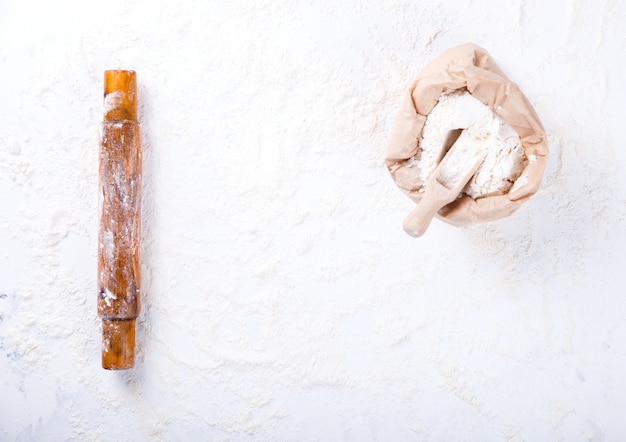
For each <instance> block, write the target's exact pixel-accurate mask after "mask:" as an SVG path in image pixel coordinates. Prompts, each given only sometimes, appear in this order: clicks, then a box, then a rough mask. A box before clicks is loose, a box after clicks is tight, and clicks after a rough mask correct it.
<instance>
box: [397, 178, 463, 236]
mask: <svg viewBox="0 0 626 442" xmlns="http://www.w3.org/2000/svg"><path fill="white" fill-rule="evenodd" d="M457 194H458V193H457ZM457 194H453V195H451V192H450V189H448V188H446V187H444V186H442V185H441V184H439V182H437V181H436V180H432V182H431V183H430V185H429V188H428V190H427V191H426V192H425V193H424V196H423V197H422V200H421V201H420V202H419V204H418V205H417V207H415V209H413V210H412V211H411V212H410V213H409V214H408V215H407V217H406V218H404V223H403V225H402V227H403V228H404V231H405V232H406V233H408V234H409V235H411V236H413V237H415V238H419V237H420V236H422V235H423V234H424V233H425V232H426V229H428V226H429V225H430V222H431V221H432V219H433V218H434V217H435V215H437V212H439V209H441V208H442V207H443V206H445V205H446V204H448V203H449V202H450V201H451V200H453V199H454V198H455V197H456V195H457Z"/></svg>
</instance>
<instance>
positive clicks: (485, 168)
mask: <svg viewBox="0 0 626 442" xmlns="http://www.w3.org/2000/svg"><path fill="white" fill-rule="evenodd" d="M461 130H462V134H461V136H459V138H461V140H462V141H463V145H464V148H463V149H456V151H455V152H453V154H452V156H451V157H450V158H449V159H448V161H447V163H448V164H446V168H445V176H446V177H448V178H449V179H450V180H454V177H459V176H462V175H464V174H465V172H466V171H467V168H469V167H471V166H472V165H473V164H474V163H475V158H476V157H477V156H479V155H483V154H484V155H485V159H484V160H483V162H482V164H481V165H480V167H479V168H478V170H477V171H476V174H475V175H474V177H473V178H472V179H471V180H470V181H469V183H468V184H467V186H465V188H464V189H463V192H464V193H466V194H468V195H469V196H471V197H472V198H478V197H481V196H487V195H492V194H504V193H507V192H508V191H509V190H510V189H511V186H512V185H513V183H514V182H515V180H516V179H517V178H518V177H519V176H520V174H521V172H522V170H523V169H524V167H525V166H526V164H527V162H528V160H527V159H526V156H525V155H524V150H523V148H522V143H521V141H520V138H519V135H518V134H517V132H515V130H514V129H513V128H512V127H511V126H510V125H509V124H507V123H506V122H504V121H502V120H501V119H500V118H499V117H498V116H497V115H495V114H494V113H493V112H492V111H491V110H490V109H489V107H487V106H486V105H484V104H483V103H482V102H481V101H480V100H478V99H477V98H474V97H473V96H472V95H471V94H470V93H469V92H466V91H461V92H452V93H450V94H442V95H441V98H440V99H439V103H437V105H436V106H435V107H434V108H433V110H432V111H431V112H430V114H429V115H428V117H427V119H426V123H425V124H424V130H423V132H422V139H421V141H420V151H419V152H418V153H417V155H416V156H415V157H413V158H411V159H410V160H409V164H408V167H416V169H417V170H418V173H419V178H420V180H422V181H423V182H426V180H427V179H428V177H429V176H430V175H431V174H432V172H433V171H434V170H435V168H436V167H437V165H438V163H439V161H441V159H442V158H443V156H444V155H445V149H446V148H448V147H450V145H451V144H452V143H451V141H453V138H454V134H455V132H460V131H461ZM457 136H458V135H457ZM468 145H471V146H472V147H473V148H468ZM455 156H456V158H453V157H455ZM443 184H446V183H443ZM522 184H523V183H519V185H522Z"/></svg>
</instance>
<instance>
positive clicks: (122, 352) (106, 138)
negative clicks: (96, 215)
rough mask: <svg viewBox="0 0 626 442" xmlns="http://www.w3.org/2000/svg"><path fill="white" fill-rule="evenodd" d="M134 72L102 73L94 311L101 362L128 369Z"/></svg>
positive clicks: (136, 146)
mask: <svg viewBox="0 0 626 442" xmlns="http://www.w3.org/2000/svg"><path fill="white" fill-rule="evenodd" d="M136 98H137V87H136V76H135V72H133V71H106V72H105V73H104V121H103V122H102V126H101V139H100V151H99V157H100V162H99V164H100V167H99V182H100V186H99V187H100V195H99V196H100V225H99V232H98V238H99V247H98V316H100V317H101V318H102V367H103V368H106V369H109V370H120V369H127V368H131V367H132V366H133V364H134V360H135V321H136V318H137V316H138V314H139V306H140V283H141V264H140V256H139V254H140V250H139V249H140V238H141V136H140V132H139V124H138V122H137V102H136Z"/></svg>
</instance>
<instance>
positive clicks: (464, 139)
mask: <svg viewBox="0 0 626 442" xmlns="http://www.w3.org/2000/svg"><path fill="white" fill-rule="evenodd" d="M468 154H469V156H467V155H468ZM486 155H487V153H486V152H484V151H479V150H477V149H476V147H475V142H474V140H472V139H471V138H470V137H469V135H468V133H467V132H466V131H463V132H462V133H461V135H460V136H459V138H458V139H457V140H456V142H455V143H454V144H453V145H452V147H450V149H449V150H448V152H447V153H446V155H445V156H444V157H443V160H441V162H440V163H439V165H438V166H437V168H436V169H435V170H434V171H433V173H432V174H431V175H430V177H429V178H428V180H427V181H426V186H425V191H424V196H423V197H422V200H421V201H420V202H419V204H418V205H417V207H416V208H415V209H413V211H411V213H409V214H408V216H407V217H406V218H405V219H404V224H403V227H404V230H405V231H406V233H408V234H409V235H411V236H413V237H415V238H419V237H420V236H422V235H423V234H424V232H426V229H428V226H429V225H430V221H431V220H432V219H433V217H434V216H435V215H436V214H437V212H439V209H441V208H442V207H443V206H445V205H446V204H449V203H451V202H452V201H454V200H455V199H456V197H457V196H458V195H459V193H461V191H462V190H463V188H464V187H465V185H466V184H467V183H468V182H469V180H470V179H471V178H472V176H474V174H475V173H476V170H478V168H479V167H480V165H481V163H482V162H483V160H484V159H485V156H486ZM465 160H467V161H465ZM460 161H463V164H461V163H460ZM459 166H462V167H460V168H459Z"/></svg>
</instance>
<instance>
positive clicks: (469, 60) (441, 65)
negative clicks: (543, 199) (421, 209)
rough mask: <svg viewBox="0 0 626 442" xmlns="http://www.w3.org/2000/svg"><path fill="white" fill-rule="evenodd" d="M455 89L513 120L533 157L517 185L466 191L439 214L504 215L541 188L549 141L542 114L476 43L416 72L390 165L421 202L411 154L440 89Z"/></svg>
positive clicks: (456, 218)
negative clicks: (495, 191)
mask: <svg viewBox="0 0 626 442" xmlns="http://www.w3.org/2000/svg"><path fill="white" fill-rule="evenodd" d="M456 90H467V91H468V92H469V93H470V94H472V95H473V96H474V97H475V98H477V99H478V100H480V101H481V102H482V103H483V104H485V105H486V106H488V107H489V108H490V109H491V110H492V111H493V112H494V113H495V114H496V115H497V116H498V117H500V118H501V119H502V120H504V121H505V122H507V123H508V124H509V125H511V126H512V127H513V129H515V131H516V132H517V133H518V135H519V137H520V139H521V142H522V147H523V149H524V153H525V154H526V157H527V158H532V159H533V161H529V162H528V165H527V166H526V168H525V169H524V170H523V171H522V173H521V174H520V178H518V179H523V181H521V182H525V184H523V185H520V184H521V182H520V183H518V184H517V185H516V186H513V187H511V189H515V190H514V191H509V193H507V194H504V195H492V196H485V197H480V198H477V199H475V200H474V199H473V198H471V197H470V196H468V195H463V196H462V197H461V198H458V199H457V200H455V201H454V202H452V203H450V204H448V205H446V206H444V207H443V208H442V209H441V210H440V211H439V213H438V214H437V217H438V218H440V219H441V220H443V221H445V222H447V223H449V224H452V225H454V226H464V225H469V224H473V223H478V222H484V221H493V220H497V219H500V218H504V217H506V216H509V215H511V214H512V213H513V212H515V211H516V210H517V209H518V208H519V207H520V206H521V204H522V203H523V202H525V201H526V200H528V198H530V197H531V196H532V195H533V194H534V193H535V192H536V191H537V190H538V188H539V185H540V183H541V178H542V176H543V171H544V169H545V164H546V157H547V154H548V145H547V142H546V135H545V131H544V129H543V127H542V126H541V123H540V122H539V118H538V117H537V114H536V113H535V111H534V109H533V108H532V106H531V105H530V103H529V102H528V100H527V99H526V97H525V96H524V94H523V93H522V92H521V91H520V89H519V88H518V86H517V85H516V84H515V83H512V82H511V81H510V80H509V79H508V78H507V77H506V76H505V75H504V73H503V72H502V71H501V70H500V69H499V68H498V66H496V64H495V63H494V61H493V59H492V58H491V56H490V55H489V54H488V53H487V51H485V50H484V49H482V48H480V47H478V46H476V45H475V44H472V43H466V44H464V45H461V46H457V47H455V48H451V49H448V50H446V51H444V52H443V53H442V54H441V55H439V56H438V57H437V58H435V59H434V60H433V61H431V62H430V63H429V64H428V65H427V66H426V67H425V68H424V69H423V70H422V71H421V72H420V74H419V75H418V76H417V79H416V80H415V82H414V83H413V85H412V86H411V88H410V89H409V91H408V93H407V95H406V96H405V98H404V102H403V103H402V107H401V109H400V112H399V113H398V116H397V118H396V121H395V124H394V127H393V129H392V133H391V139H390V142H389V147H388V149H387V154H386V156H385V161H386V164H387V168H388V169H389V172H390V173H391V176H392V177H393V179H394V181H395V182H396V184H397V185H398V187H400V189H402V191H404V192H405V193H406V194H407V195H408V196H409V197H410V198H411V199H412V200H413V201H415V202H416V203H419V201H420V200H421V197H422V192H420V189H422V186H423V185H424V182H422V181H421V180H420V178H419V176H418V169H417V168H415V167H411V164H410V163H409V162H408V160H409V159H410V158H411V157H413V156H415V155H416V154H417V153H418V152H419V150H420V140H421V137H422V129H423V127H424V123H425V121H426V117H427V116H428V114H429V113H430V111H431V110H432V109H433V108H434V107H435V105H436V104H437V102H438V100H439V97H440V96H441V94H442V93H446V94H447V93H450V92H453V91H456ZM533 155H534V156H533ZM407 166H409V167H407ZM522 177H523V178H522Z"/></svg>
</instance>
